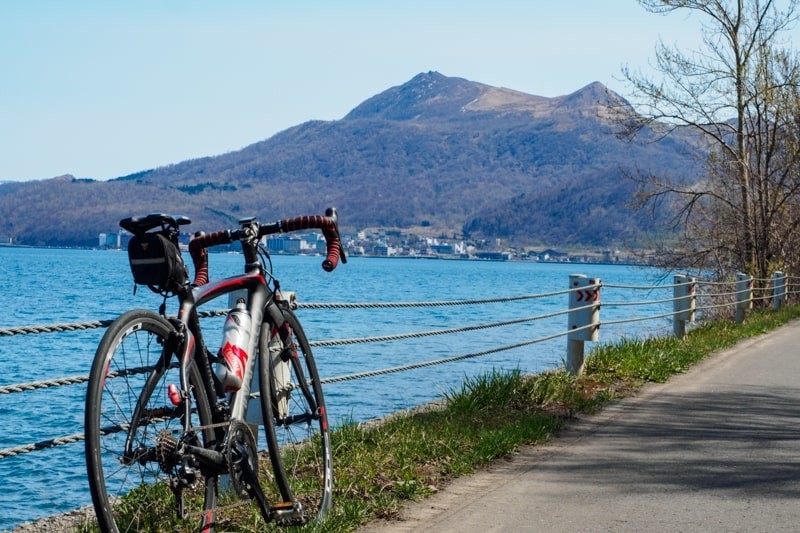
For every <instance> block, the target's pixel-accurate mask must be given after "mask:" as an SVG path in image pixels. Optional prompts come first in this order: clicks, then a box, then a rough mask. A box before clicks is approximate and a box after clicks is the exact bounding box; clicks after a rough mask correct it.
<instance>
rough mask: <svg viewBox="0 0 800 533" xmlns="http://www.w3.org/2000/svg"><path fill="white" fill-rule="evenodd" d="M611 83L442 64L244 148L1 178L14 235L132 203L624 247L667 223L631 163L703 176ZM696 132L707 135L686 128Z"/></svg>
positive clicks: (109, 218) (73, 226) (76, 231)
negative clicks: (486, 72) (540, 80)
mask: <svg viewBox="0 0 800 533" xmlns="http://www.w3.org/2000/svg"><path fill="white" fill-rule="evenodd" d="M610 106H613V107H615V108H616V109H617V110H622V112H624V113H633V112H634V111H633V109H632V108H630V106H629V105H628V104H627V102H625V100H624V99H623V98H622V97H620V96H619V95H617V94H615V93H613V92H612V91H610V90H608V89H607V88H606V87H604V86H603V85H602V84H600V83H592V84H590V85H588V86H586V87H584V88H582V89H580V90H578V91H576V92H574V93H572V94H568V95H565V96H560V97H555V98H545V97H541V96H534V95H530V94H526V93H522V92H519V91H514V90H511V89H506V88H498V87H492V86H489V85H484V84H481V83H476V82H473V81H469V80H465V79H462V78H455V77H448V76H444V75H442V74H440V73H437V72H426V73H421V74H419V75H417V76H415V77H414V78H412V79H411V80H409V81H408V82H407V83H404V84H402V85H399V86H396V87H392V88H389V89H387V90H386V91H384V92H382V93H380V94H377V95H375V96H373V97H372V98H369V99H368V100H366V101H364V102H363V103H362V104H360V105H358V106H357V107H356V108H354V109H353V110H352V111H350V113H348V114H347V115H346V116H345V117H343V118H342V119H340V120H335V121H311V122H306V123H304V124H300V125H298V126H295V127H292V128H289V129H287V130H284V131H282V132H280V133H278V134H277V135H275V136H273V137H271V138H269V139H266V140H264V141H261V142H257V143H255V144H252V145H250V146H248V147H245V148H243V149H242V150H239V151H236V152H231V153H228V154H223V155H220V156H216V157H206V158H201V159H194V160H190V161H184V162H182V163H178V164H174V165H169V166H166V167H161V168H157V169H150V170H144V171H142V172H138V173H136V174H132V175H129V176H124V177H120V178H117V179H115V180H111V181H108V182H98V181H92V180H76V179H74V178H72V177H71V176H62V177H59V178H54V179H51V180H45V181H39V182H28V183H22V184H20V183H15V184H7V185H0V240H2V239H3V238H4V235H9V234H13V235H14V237H15V239H16V242H18V243H20V244H36V245H40V244H49V245H93V244H94V243H95V242H96V235H97V234H98V233H100V232H109V231H116V229H117V225H116V224H117V221H118V220H119V219H121V218H123V217H125V216H129V215H131V214H144V213H150V212H169V213H176V214H183V215H186V216H188V217H189V218H191V219H192V221H193V224H192V226H190V227H191V228H192V230H200V229H203V230H214V229H219V228H221V227H229V226H230V225H231V221H232V220H234V219H237V218H239V217H243V216H249V215H257V216H258V217H259V218H261V219H264V220H272V219H277V218H281V217H285V216H294V215H297V214H305V213H319V212H322V211H323V210H324V208H325V207H327V206H330V205H335V206H337V207H338V208H339V210H340V212H341V216H342V223H343V226H344V229H361V228H365V227H401V228H404V227H412V226H418V225H425V226H428V227H430V228H432V229H433V230H437V231H443V232H447V233H448V234H449V233H451V232H458V233H460V232H462V231H464V232H466V233H467V234H468V236H470V237H473V238H489V237H504V238H509V239H513V240H515V241H517V242H519V243H528V244H532V243H538V244H548V245H565V244H584V245H593V246H609V245H612V244H619V243H622V242H624V241H633V240H636V239H639V238H641V237H642V236H644V235H646V234H647V233H648V232H650V231H652V230H653V228H654V225H653V222H652V220H650V218H649V217H648V215H645V214H643V213H633V212H631V211H629V210H628V209H627V207H626V204H627V202H628V201H629V200H630V197H631V194H632V192H633V185H632V183H631V182H630V181H629V180H627V179H625V178H624V177H623V174H624V173H625V172H626V171H633V170H649V171H654V172H663V171H669V172H673V173H676V174H677V173H681V174H682V175H690V176H691V175H694V170H693V167H692V164H693V159H692V158H691V157H690V155H688V154H686V153H685V152H684V145H683V142H682V141H681V140H680V139H679V140H676V139H674V138H666V139H660V138H657V137H655V136H652V138H649V139H647V140H648V142H644V143H637V144H630V143H627V142H624V141H621V140H619V139H618V138H617V137H616V135H615V126H614V124H613V122H612V120H611V116H610V112H609V109H610ZM683 140H688V141H691V139H689V138H686V139H683Z"/></svg>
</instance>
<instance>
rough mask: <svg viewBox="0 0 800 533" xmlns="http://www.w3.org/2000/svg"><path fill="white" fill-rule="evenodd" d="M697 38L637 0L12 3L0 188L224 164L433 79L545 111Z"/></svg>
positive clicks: (0, 96) (681, 19)
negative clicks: (545, 103) (209, 159)
mask: <svg viewBox="0 0 800 533" xmlns="http://www.w3.org/2000/svg"><path fill="white" fill-rule="evenodd" d="M659 36H661V37H662V38H663V39H664V40H665V41H667V42H669V43H673V42H675V43H678V44H681V45H685V46H690V47H693V46H696V45H697V42H698V41H699V21H698V20H696V19H695V18H693V17H688V18H687V16H686V15H683V14H673V15H670V16H668V17H663V16H657V15H652V14H648V13H647V12H645V11H644V10H643V9H642V8H641V7H639V5H638V4H637V2H636V1H635V0H603V1H600V0H574V1H566V0H565V1H551V0H459V1H456V0H453V1H446V0H439V1H437V0H402V1H399V0H398V1H396V0H335V1H334V0H328V1H322V0H291V1H289V0H284V1H278V0H230V1H225V2H222V1H210V0H138V1H136V2H133V1H130V2H117V1H114V2H109V1H100V0H96V1H92V0H70V1H62V0H2V1H0V73H1V74H0V76H2V77H1V78H0V181H4V180H29V179H45V178H50V177H54V176H58V175H61V174H67V173H69V174H73V175H75V176H77V177H80V178H94V179H109V178H114V177H118V176H122V175H125V174H129V173H133V172H136V171H139V170H144V169H148V168H154V167H158V166H162V165H168V164H172V163H178V162H180V161H183V160H186V159H191V158H196V157H202V156H206V155H216V154H221V153H225V152H229V151H232V150H236V149H239V148H242V147H244V146H246V145H248V144H251V143H254V142H257V141H260V140H263V139H266V138H268V137H270V136H271V135H273V134H275V133H277V132H278V131H281V130H283V129H286V128H288V127H290V126H293V125H296V124H300V123H302V122H305V121H307V120H314V119H319V120H334V119H338V118H341V117H342V116H344V115H345V114H346V113H347V112H348V111H349V110H350V109H352V108H353V107H355V106H356V105H358V104H359V103H360V102H362V101H363V100H365V99H367V98H369V97H370V96H373V95H374V94H377V93H379V92H381V91H383V90H385V89H387V88H389V87H392V86H395V85H399V84H402V83H404V82H406V81H408V80H409V79H410V78H412V77H413V76H414V75H416V74H418V73H419V72H424V71H428V70H436V71H439V72H441V73H442V74H445V75H448V76H457V77H462V78H467V79H470V80H474V81H479V82H482V83H486V84H489V85H495V86H502V87H508V88H512V89H516V90H520V91H524V92H528V93H531V94H537V95H541V96H558V95H562V94H568V93H571V92H573V91H575V90H578V89H580V88H581V87H583V86H585V85H587V84H589V83H591V82H593V81H600V82H602V83H604V84H606V85H607V86H609V87H610V88H611V89H613V90H615V91H617V92H620V93H622V94H623V95H624V94H625V91H626V87H625V85H624V84H623V83H622V82H620V81H619V78H620V68H621V66H622V65H628V66H630V67H634V68H645V69H646V68H647V65H648V61H649V60H651V59H652V57H653V46H654V44H655V42H656V40H657V39H658V37H659Z"/></svg>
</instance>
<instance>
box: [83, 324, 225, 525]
mask: <svg viewBox="0 0 800 533" xmlns="http://www.w3.org/2000/svg"><path fill="white" fill-rule="evenodd" d="M175 339H176V337H175V329H174V327H173V326H172V325H171V324H170V323H169V322H168V321H167V320H166V319H164V318H163V317H161V316H160V315H157V314H156V313H153V312H151V311H145V310H136V311H130V312H128V313H125V314H124V315H122V316H120V317H119V318H118V319H117V320H115V321H114V322H113V323H112V324H111V326H110V327H109V328H108V331H106V333H105V335H104V336H103V339H102V341H101V342H100V345H99V347H98V348H97V353H96V354H95V359H94V364H93V365H92V372H91V375H90V378H89V386H88V390H87V394H86V419H85V426H86V427H85V430H86V466H87V471H88V474H89V486H90V489H91V493H92V501H93V503H94V508H95V513H96V515H97V521H98V525H99V527H100V529H101V530H102V531H174V530H176V529H184V528H185V529H190V528H191V529H198V525H202V526H208V527H213V520H214V516H213V508H214V507H215V504H216V494H217V476H216V474H210V475H203V473H202V472H201V471H200V469H197V468H193V467H194V465H189V466H190V468H192V469H193V470H196V472H195V473H194V474H193V475H187V470H186V468H187V465H184V464H175V460H174V457H175V455H174V453H172V452H174V449H175V445H176V444H177V442H178V441H177V440H176V439H180V438H185V437H186V436H185V435H183V423H184V420H185V417H187V416H189V417H190V421H189V424H190V426H192V427H199V426H208V425H209V424H211V418H212V417H211V407H210V405H209V400H208V397H207V395H206V393H205V389H204V387H203V385H202V380H201V379H200V374H199V371H198V369H197V367H196V365H195V363H194V361H192V362H191V364H190V365H189V383H190V384H191V389H192V392H193V395H194V406H195V408H194V409H192V410H191V411H192V412H191V413H184V412H182V411H183V410H182V409H181V408H179V407H176V406H175V405H173V403H172V402H171V401H170V394H169V389H168V387H169V385H171V384H174V385H176V386H178V387H180V383H181V381H180V371H179V369H178V365H177V358H176V357H175V355H174V350H175V342H176V340H175ZM198 433H199V434H198V435H197V436H196V437H194V440H193V441H192V442H191V443H192V444H195V445H202V446H206V447H207V446H210V445H212V443H213V439H214V432H213V429H211V428H207V429H202V430H200V431H199V432H198ZM190 438H192V437H190ZM179 469H182V470H180V472H181V474H180V475H178V471H179ZM176 487H180V489H178V490H175V488H176ZM176 498H177V501H176ZM179 509H180V510H182V511H183V515H184V517H185V520H179V519H177V518H176V516H177V513H176V510H179ZM204 531H205V529H204Z"/></svg>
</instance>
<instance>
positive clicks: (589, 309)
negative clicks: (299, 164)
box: [0, 276, 800, 459]
mask: <svg viewBox="0 0 800 533" xmlns="http://www.w3.org/2000/svg"><path fill="white" fill-rule="evenodd" d="M793 280H798V281H797V282H794V281H793ZM587 281H588V283H587V284H585V285H582V286H579V287H573V288H570V289H565V290H560V291H552V292H546V293H539V294H527V295H518V296H509V297H499V298H486V299H472V300H452V301H428V302H425V301H423V302H331V303H325V302H309V303H298V304H297V307H298V309H308V310H314V309H342V310H349V309H376V308H381V309H392V308H411V307H449V306H460V305H487V304H497V303H507V302H516V301H524V300H538V299H544V298H553V297H557V296H564V295H568V296H569V298H570V306H569V308H568V309H562V310H558V311H553V312H548V313H541V314H537V315H533V316H526V317H523V318H515V319H510V320H503V321H497V322H492V323H487V324H472V325H467V326H462V327H457V328H443V329H436V330H427V331H418V332H407V333H398V334H390V335H380V336H373V337H359V338H349V339H329V340H321V341H312V342H311V343H310V344H311V346H312V347H330V346H339V345H348V344H362V343H377V342H395V341H402V340H407V339H415V338H425V337H432V336H443V335H456V334H460V333H466V332H471V331H479V330H486V329H491V328H502V327H507V326H512V325H519V324H526V323H531V322H535V321H540V320H546V319H550V318H555V317H558V316H563V315H569V317H570V321H569V322H570V327H569V328H568V329H567V330H564V331H559V332H557V333H552V334H548V335H543V336H540V337H537V338H534V339H528V340H523V341H520V342H517V343H512V344H508V345H504V346H499V347H493V348H488V349H486V350H481V351H477V352H471V353H467V354H461V355H455V356H451V357H444V358H439V359H434V360H430V361H420V362H413V363H409V364H405V365H399V366H394V367H391V368H384V369H376V370H367V371H363V372H357V373H351V374H345V375H340V376H333V377H328V378H324V379H322V380H321V382H322V383H324V384H329V383H338V382H343V381H350V380H356V379H364V378H369V377H375V376H380V375H386V374H393V373H399V372H405V371H409V370H414V369H419V368H425V367H431V366H437V365H444V364H448V363H453V362H457V361H463V360H467V359H474V358H479V357H484V356H488V355H491V354H496V353H499V352H503V351H509V350H513V349H518V348H522V347H526V346H531V345H534V344H539V343H543V342H546V341H550V340H554V339H556V338H559V337H570V338H572V337H575V336H577V335H578V334H579V333H590V332H596V331H597V330H598V329H599V328H600V327H602V326H615V325H621V324H628V323H633V322H641V321H646V320H656V319H666V318H670V317H672V318H674V319H675V320H677V317H679V316H680V315H681V314H682V313H685V312H686V310H685V309H683V308H681V309H678V306H682V305H684V304H685V303H686V302H689V301H691V303H692V305H691V311H692V312H693V311H704V310H712V309H722V308H731V307H736V306H740V305H741V304H742V301H737V299H739V298H741V297H742V295H747V296H748V298H747V299H746V302H747V303H748V304H752V302H754V301H766V300H769V299H773V301H779V302H780V301H783V303H785V298H786V297H787V296H788V295H797V294H800V276H785V277H783V278H780V279H776V278H771V279H766V280H757V281H762V282H768V283H770V284H771V285H772V286H770V287H758V288H756V287H753V281H756V280H754V279H753V278H749V279H747V280H746V281H747V282H748V283H749V286H748V288H746V289H737V290H734V291H722V292H704V293H700V294H698V293H697V292H696V291H694V288H695V287H698V286H709V287H724V286H730V285H734V284H736V283H738V281H730V282H727V281H726V282H722V281H701V280H692V281H689V282H680V283H674V284H664V285H624V284H608V283H601V282H599V280H593V279H588V280H587ZM740 281H741V280H740ZM781 287H782V288H783V289H782V291H783V292H782V293H780V292H779V291H778V288H781ZM601 289H614V290H629V291H634V290H649V291H652V290H666V289H672V290H673V291H674V292H675V293H676V294H677V292H678V291H679V290H685V289H690V294H688V295H677V296H674V297H672V298H659V299H654V300H644V301H612V302H607V303H602V304H601V302H600V298H599V292H600V290H601ZM755 290H758V291H763V292H764V293H765V294H764V295H763V296H753V294H752V293H753V291H755ZM768 292H771V293H772V294H766V293H768ZM731 296H735V297H737V298H736V299H732V298H730V297H731ZM719 298H723V299H725V301H723V302H720V303H702V304H701V305H697V300H698V299H700V300H703V301H706V300H707V301H713V300H714V299H719ZM781 298H783V300H781ZM776 299H777V300H776ZM573 300H574V301H573ZM576 302H577V303H576ZM587 302H588V303H587ZM671 302H672V303H673V304H674V305H675V308H674V309H673V311H671V312H664V313H658V314H651V315H646V316H629V317H624V318H615V319H606V320H599V318H598V319H597V320H596V321H594V322H590V323H586V324H580V325H573V324H572V320H571V319H572V317H573V316H577V315H581V314H591V313H597V312H598V311H599V309H600V307H620V308H636V307H644V306H651V305H662V306H663V305H666V304H669V303H671ZM228 312H229V310H228V309H221V310H215V311H203V312H201V313H199V314H200V316H201V318H207V317H217V316H225V315H227V313H228ZM112 322H113V321H112V320H93V321H86V322H77V323H68V324H48V325H34V326H14V327H3V328H0V337H2V336H13V335H32V334H39V333H54V332H74V331H81V330H87V329H96V328H102V327H108V326H109V325H110V324H111V323H112ZM592 340H593V339H592ZM150 370H152V367H135V368H130V369H123V370H120V371H117V372H116V373H114V374H109V378H113V377H116V376H117V375H131V374H142V373H146V372H148V371H150ZM88 379H89V375H88V374H86V375H78V376H68V377H61V378H55V379H49V380H41V381H31V382H26V383H17V384H11V385H4V386H0V396H2V395H7V394H13V393H24V392H31V391H36V390H41V389H49V388H54V387H62V386H70V385H78V384H81V383H85V382H87V381H88ZM118 430H120V431H121V430H124V428H123V429H118ZM83 438H84V437H83V434H82V433H76V434H71V435H65V436H60V437H55V438H51V439H46V440H42V441H39V442H35V443H30V444H23V445H18V446H13V447H9V448H5V449H0V459H3V458H6V457H12V456H17V455H22V454H26V453H30V452H34V451H39V450H44V449H48V448H53V447H57V446H64V445H68V444H72V443H75V442H79V441H82V440H83Z"/></svg>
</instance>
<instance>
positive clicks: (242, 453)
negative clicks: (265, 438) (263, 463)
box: [232, 443, 274, 522]
mask: <svg viewBox="0 0 800 533" xmlns="http://www.w3.org/2000/svg"><path fill="white" fill-rule="evenodd" d="M235 455H236V458H235V459H234V465H232V466H234V468H235V469H236V470H238V471H239V472H241V474H242V481H243V482H244V488H245V490H246V491H247V494H248V495H249V496H250V498H252V499H254V500H256V501H257V502H258V507H259V509H260V510H261V515H262V516H263V517H264V520H266V521H267V522H271V521H272V519H273V517H274V512H273V510H272V508H271V507H270V505H269V503H267V497H266V496H265V495H264V491H263V490H262V489H261V484H260V483H259V482H258V472H257V471H256V470H254V469H253V466H252V465H251V464H250V461H249V460H248V454H247V450H246V449H245V445H244V444H243V443H237V444H236V446H235Z"/></svg>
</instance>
